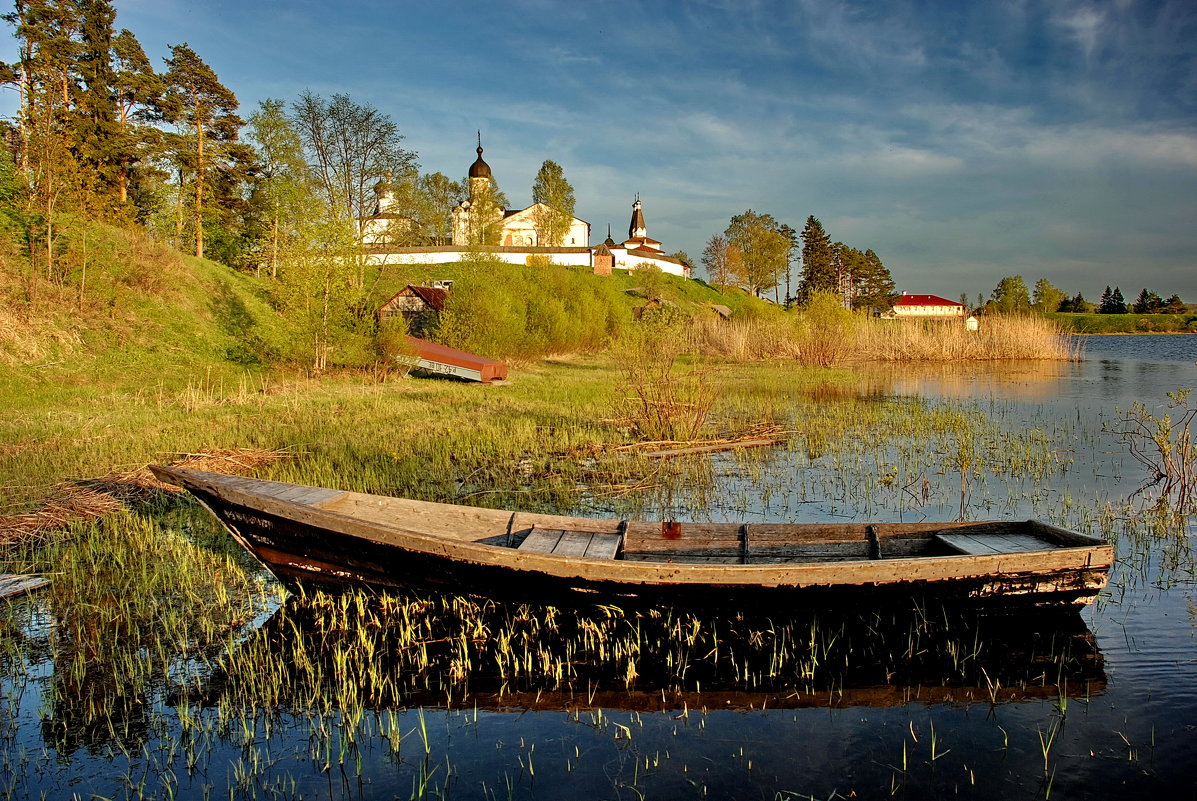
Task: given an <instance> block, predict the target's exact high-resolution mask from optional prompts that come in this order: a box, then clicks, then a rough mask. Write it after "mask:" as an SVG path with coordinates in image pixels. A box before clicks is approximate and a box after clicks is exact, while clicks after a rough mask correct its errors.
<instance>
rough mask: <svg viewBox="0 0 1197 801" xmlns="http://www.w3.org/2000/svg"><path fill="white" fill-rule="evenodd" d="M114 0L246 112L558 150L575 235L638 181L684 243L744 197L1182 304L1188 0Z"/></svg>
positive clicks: (942, 264) (654, 225) (536, 152)
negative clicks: (345, 103) (376, 116)
mask: <svg viewBox="0 0 1197 801" xmlns="http://www.w3.org/2000/svg"><path fill="white" fill-rule="evenodd" d="M116 5H117V8H118V9H119V16H118V19H117V25H118V27H127V28H129V29H131V30H132V31H133V32H134V33H136V34H137V36H138V38H139V39H140V40H141V42H142V45H143V46H144V47H145V48H146V51H147V52H148V53H150V55H151V56H152V57H154V58H158V57H160V56H162V55H165V54H166V52H167V50H166V47H167V45H168V44H175V43H179V42H183V41H186V42H188V43H189V44H190V45H191V46H192V47H193V48H194V49H195V50H196V51H197V52H198V53H199V54H200V55H201V57H203V58H204V59H205V60H206V61H208V63H209V64H211V65H212V67H213V68H214V69H215V70H216V71H217V73H218V75H219V76H220V77H221V79H222V81H223V82H224V83H225V84H226V85H227V86H228V87H229V88H230V89H232V90H233V91H234V92H236V94H237V96H238V98H239V99H240V101H241V103H242V108H243V112H244V115H245V116H248V114H249V113H250V112H251V111H252V110H253V109H254V108H255V107H256V106H257V103H258V101H260V100H262V99H263V98H267V97H281V98H284V99H288V100H290V99H293V98H294V97H295V96H296V95H298V94H299V92H301V91H302V90H304V89H311V90H313V91H315V92H318V93H322V94H331V93H334V92H342V93H347V94H349V95H350V96H352V97H353V98H354V99H356V100H359V101H363V102H368V103H371V104H373V105H375V106H377V107H378V108H380V109H381V110H383V111H385V112H386V113H388V114H389V115H390V116H391V117H392V118H393V119H394V120H395V121H396V122H397V123H398V124H399V126H400V128H401V130H402V131H403V132H404V134H405V135H406V137H407V138H406V143H407V145H408V146H409V147H410V148H411V149H413V150H415V151H416V152H418V153H419V158H420V163H421V165H422V168H423V169H424V170H425V171H427V172H431V171H440V172H443V173H445V174H447V175H449V176H451V177H454V178H457V177H460V176H462V175H463V174H464V173H465V170H466V168H467V167H468V165H469V163H470V162H471V161H472V159H473V156H474V154H473V148H474V146H475V142H474V132H475V130H477V129H481V130H482V137H483V145H484V146H485V148H486V158H487V161H488V162H489V163H490V165H491V167H492V169H493V170H494V173H495V176H496V178H497V179H498V181H499V183H500V186H501V187H502V188H503V189H504V190H505V191H506V193H507V195H508V197H509V198H510V200H511V202H512V203H513V204H516V205H524V204H526V203H528V202H530V193H531V184H532V179H533V177H534V175H535V173H536V170H537V168H538V167H539V165H540V163H541V162H542V161H543V160H545V159H552V160H554V161H556V162H558V163H559V164H561V165H562V167H564V169H565V174H566V177H567V178H568V179H569V180H570V181H571V183H572V184H573V185H574V188H575V191H576V194H577V199H578V205H577V213H578V216H580V217H582V218H583V219H586V220H588V221H589V222H591V223H592V225H593V232H594V241H599V240H601V239H602V238H603V237H604V236H605V235H606V226H607V223H611V224H612V227H613V228H614V231H615V236H616V238H617V239H618V238H621V236H622V235H625V233H624V232H626V228H627V224H628V219H629V217H630V212H631V208H630V206H631V202H632V200H633V198H634V196H635V195H636V193H640V196H641V198H642V199H643V201H644V208H645V214H646V216H647V219H648V226H649V234H650V235H651V236H653V237H655V238H656V239H660V240H661V241H662V242H663V243H664V247H665V248H666V249H668V250H670V251H672V250H675V249H683V250H686V251H687V252H689V253H690V254H691V255H692V256H694V257H695V258H697V257H698V256H699V255H700V254H701V251H702V248H703V245H704V243H705V242H706V240H707V239H708V238H709V237H710V236H711V235H712V234H714V233H717V232H719V231H721V230H722V229H723V228H724V227H725V226H726V224H727V221H728V219H729V217H731V215H733V214H737V213H739V212H742V211H744V210H745V209H749V208H751V209H754V210H756V211H758V212H769V213H771V214H773V215H774V216H775V217H777V218H778V219H779V220H781V221H783V222H788V223H789V224H790V225H792V226H794V227H795V228H799V229H800V228H801V227H802V225H803V223H804V221H805V219H806V217H807V215H810V214H814V215H815V216H817V217H819V218H820V220H821V221H822V222H823V225H824V227H825V228H826V229H827V230H828V232H829V233H830V234H831V235H832V237H833V238H834V239H837V240H841V241H843V242H846V243H847V244H850V245H853V246H855V247H859V248H861V249H864V248H872V249H873V250H875V251H876V252H877V254H878V255H879V256H880V257H881V258H882V260H883V261H884V262H885V263H886V265H887V266H889V267H890V269H891V271H892V273H893V275H894V277H895V280H896V281H897V283H898V287H899V289H902V290H906V291H909V292H929V293H935V294H940V295H944V296H946V297H949V298H955V297H957V296H958V295H959V294H960V293H961V292H968V293H969V295H970V296H975V295H976V294H977V293H985V294H986V295H988V293H989V292H990V291H991V290H992V289H993V287H994V286H995V285H996V284H997V282H998V280H999V279H1000V278H1001V277H1002V276H1005V275H1015V274H1021V275H1023V276H1024V278H1025V279H1026V281H1027V284H1028V285H1033V283H1034V281H1035V280H1036V279H1038V278H1039V277H1041V276H1042V277H1047V278H1048V279H1049V280H1051V281H1052V282H1053V283H1055V284H1057V285H1058V286H1060V287H1062V288H1063V289H1065V290H1068V291H1069V292H1076V291H1077V290H1080V291H1082V292H1084V294H1085V296H1086V297H1087V298H1089V299H1090V300H1094V299H1096V298H1097V296H1098V295H1100V293H1101V291H1102V289H1103V287H1104V286H1105V285H1106V284H1113V285H1119V286H1121V288H1122V290H1123V293H1124V294H1125V295H1127V296H1128V297H1131V298H1133V296H1134V295H1135V294H1137V293H1138V291H1139V289H1141V288H1142V287H1144V286H1146V287H1149V288H1151V289H1153V290H1155V291H1157V292H1159V293H1161V294H1164V295H1167V294H1170V293H1172V292H1179V293H1180V294H1181V296H1182V297H1183V298H1185V299H1186V300H1188V301H1190V302H1197V125H1195V122H1197V117H1195V113H1194V112H1195V110H1197V71H1195V69H1194V67H1195V62H1197V46H1195V45H1194V44H1193V43H1194V42H1195V41H1197V5H1194V4H1193V3H1192V2H1191V1H1188V0H1186V1H1185V2H1134V0H1117V1H1115V2H1103V3H1093V2H1073V1H1072V0H1057V1H1056V2H1021V1H1020V2H1003V3H981V2H967V3H964V2H959V0H953V1H949V2H888V3H884V4H879V3H864V2H861V3H856V2H843V1H840V2H833V1H832V0H798V2H789V3H767V2H751V0H739V1H738V2H702V3H674V2H643V3H636V2H577V0H573V1H572V2H556V1H555V0H523V1H520V2H494V1H493V0H492V1H491V2H486V3H475V2H465V1H459V2H446V3H433V2H419V3H417V2H383V0H347V1H346V2H339V3H328V2H316V1H315V0H286V1H285V2H284V1H282V0H242V2H236V3H234V2H227V0H208V1H207V2H192V1H191V0H117V3H116ZM12 50H13V47H12V45H11V44H6V45H5V52H3V53H2V54H0V58H4V59H5V60H8V59H11V58H12V55H13V54H12ZM8 100H11V98H6V101H8Z"/></svg>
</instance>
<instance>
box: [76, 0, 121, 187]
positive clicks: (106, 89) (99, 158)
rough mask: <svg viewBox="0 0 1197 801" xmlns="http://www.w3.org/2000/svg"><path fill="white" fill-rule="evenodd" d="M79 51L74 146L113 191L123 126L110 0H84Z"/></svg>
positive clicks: (94, 174) (93, 174)
mask: <svg viewBox="0 0 1197 801" xmlns="http://www.w3.org/2000/svg"><path fill="white" fill-rule="evenodd" d="M79 9H80V43H79V51H78V65H79V66H78V69H79V77H80V79H81V81H82V88H81V91H80V92H79V106H78V121H77V122H76V124H75V126H74V127H75V130H74V134H75V136H74V140H75V141H74V150H75V152H76V153H77V154H78V155H79V157H80V159H81V161H82V162H83V164H84V165H85V166H86V168H87V170H88V174H89V176H91V177H92V178H93V179H94V180H96V181H97V184H98V186H97V187H96V188H97V189H98V190H99V191H101V192H103V193H104V194H106V195H111V193H112V191H113V190H114V189H115V187H116V186H117V184H118V174H119V172H120V167H119V164H120V162H121V160H122V159H121V155H120V150H121V146H122V142H121V139H120V128H119V125H118V123H117V119H116V104H115V103H114V98H113V82H114V81H113V79H114V75H113V69H112V46H113V27H112V26H113V22H114V21H115V20H116V9H115V8H113V7H112V4H111V2H110V1H109V0H81V1H80V2H79Z"/></svg>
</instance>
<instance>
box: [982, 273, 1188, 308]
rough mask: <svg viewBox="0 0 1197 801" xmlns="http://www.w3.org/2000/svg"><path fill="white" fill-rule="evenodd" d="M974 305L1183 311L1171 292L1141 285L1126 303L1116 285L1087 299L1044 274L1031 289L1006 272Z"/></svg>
mask: <svg viewBox="0 0 1197 801" xmlns="http://www.w3.org/2000/svg"><path fill="white" fill-rule="evenodd" d="M960 299H961V302H962V303H964V304H965V305H966V306H967V305H969V298H968V295H961V296H960ZM976 307H977V308H978V309H980V310H982V311H985V312H991V313H993V312H996V313H1003V314H1009V313H1018V312H1026V311H1031V310H1034V311H1040V312H1046V313H1051V312H1064V313H1068V312H1071V313H1078V314H1094V313H1096V314H1128V313H1133V314H1184V313H1185V311H1186V306H1185V303H1184V301H1182V300H1181V299H1180V295H1178V294H1175V293H1173V294H1172V295H1171V296H1170V297H1169V298H1168V299H1166V300H1165V299H1163V298H1161V297H1160V296H1159V295H1158V294H1156V293H1155V292H1153V291H1151V290H1150V289H1147V288H1146V287H1144V288H1143V290H1142V291H1141V292H1140V293H1139V296H1138V297H1137V298H1136V299H1135V301H1134V302H1133V303H1131V304H1129V305H1128V304H1127V302H1126V298H1125V297H1124V296H1123V294H1122V290H1121V289H1120V288H1118V287H1114V288H1113V289H1111V288H1110V287H1109V286H1108V285H1107V286H1106V288H1105V290H1104V291H1103V292H1102V294H1101V297H1100V299H1099V300H1098V301H1097V302H1096V303H1091V302H1089V301H1088V300H1086V299H1085V296H1084V295H1083V294H1082V293H1080V292H1077V293H1076V294H1075V295H1069V294H1068V293H1067V292H1066V291H1064V290H1063V289H1060V288H1059V287H1057V286H1055V285H1053V284H1052V283H1051V282H1050V281H1048V280H1047V279H1046V278H1040V279H1039V280H1038V281H1036V282H1035V286H1034V289H1033V290H1028V289H1027V285H1026V282H1025V281H1024V280H1023V277H1022V276H1021V275H1008V276H1006V277H1005V278H1003V279H1002V280H1000V281H999V282H998V284H997V286H996V287H994V290H993V292H992V293H991V294H990V296H989V299H988V300H986V299H985V298H984V297H982V296H979V295H978V296H977V303H976Z"/></svg>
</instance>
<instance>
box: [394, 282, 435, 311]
mask: <svg viewBox="0 0 1197 801" xmlns="http://www.w3.org/2000/svg"><path fill="white" fill-rule="evenodd" d="M411 295H415V296H416V297H418V298H419V299H420V300H422V301H424V302H425V303H427V304H428V305H429V306H431V307H432V308H433V309H436V310H437V311H444V309H445V298H447V297H448V296H449V293H448V292H447V291H445V290H444V289H436V288H434V287H430V286H414V285H412V284H408V285H407V286H405V287H403V289H400V290H399V291H398V292H396V293H395V294H394V295H393V296H392V297H391V299H390V300H388V301H387V302H386V303H384V304H382V308H384V309H385V308H387V307H388V306H390V305H391V304H392V303H394V302H395V301H396V300H397V299H398V298H401V297H404V296H409V297H410V296H411Z"/></svg>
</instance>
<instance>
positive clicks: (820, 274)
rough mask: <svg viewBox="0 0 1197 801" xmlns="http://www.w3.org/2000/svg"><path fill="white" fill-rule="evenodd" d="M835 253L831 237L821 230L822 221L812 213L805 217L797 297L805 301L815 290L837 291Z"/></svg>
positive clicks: (837, 279)
mask: <svg viewBox="0 0 1197 801" xmlns="http://www.w3.org/2000/svg"><path fill="white" fill-rule="evenodd" d="M834 258H835V254H834V252H833V250H832V246H831V237H830V236H828V234H827V232H826V231H824V230H823V223H821V222H819V219H818V218H817V217H815V216H814V215H813V214H812V215H811V216H809V217H807V218H806V225H805V226H804V227H803V229H802V280H800V281H799V282H798V292H797V297H798V301H799V302H805V301H806V300H807V299H808V298H810V297H811V296H812V295H813V294H814V293H815V292H838V291H839V276H838V275H837V274H836V269H835V263H834Z"/></svg>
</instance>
